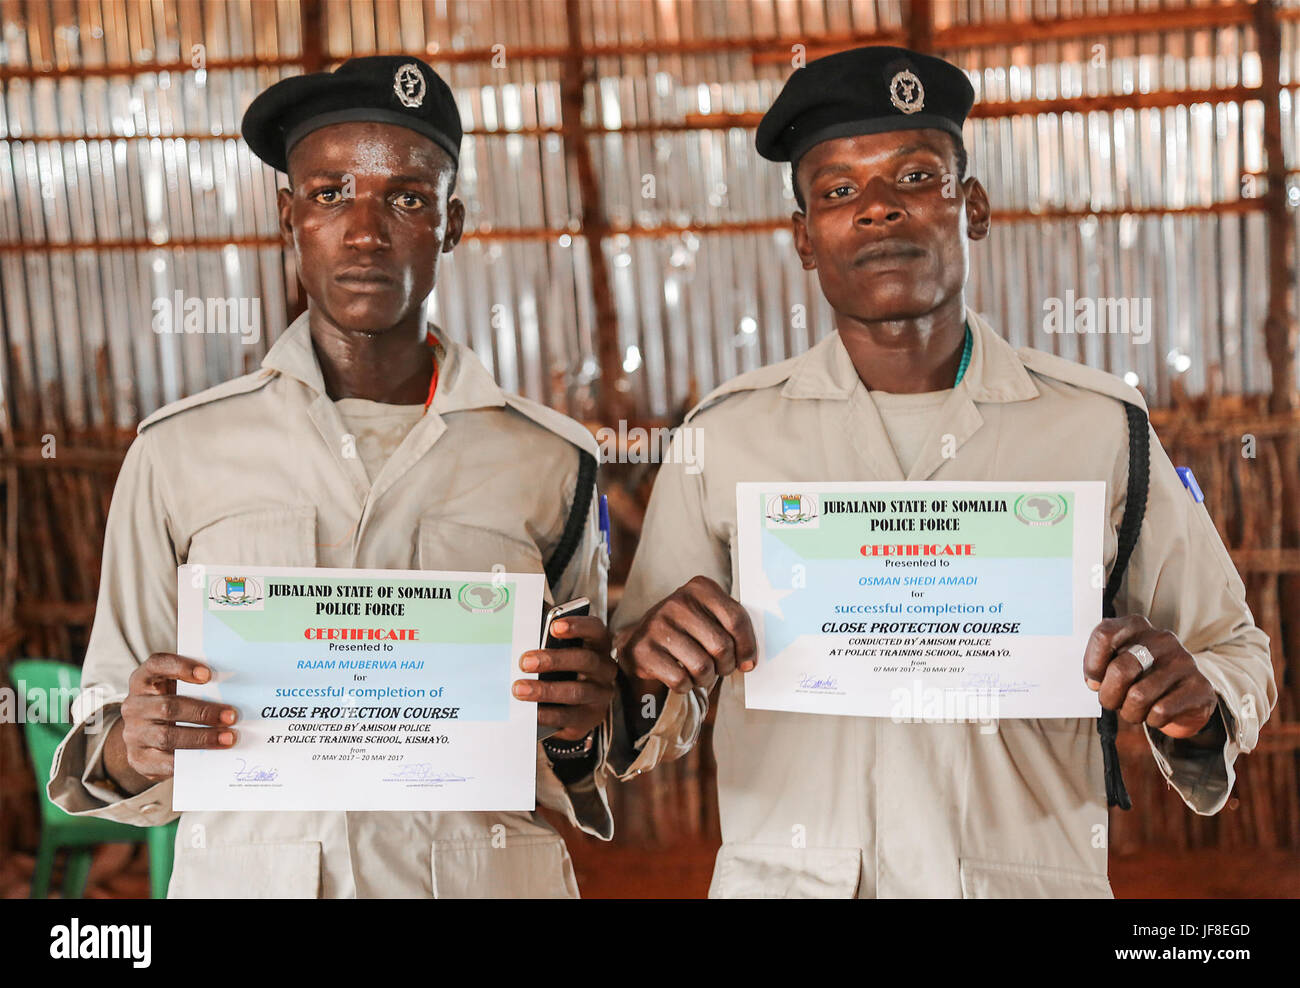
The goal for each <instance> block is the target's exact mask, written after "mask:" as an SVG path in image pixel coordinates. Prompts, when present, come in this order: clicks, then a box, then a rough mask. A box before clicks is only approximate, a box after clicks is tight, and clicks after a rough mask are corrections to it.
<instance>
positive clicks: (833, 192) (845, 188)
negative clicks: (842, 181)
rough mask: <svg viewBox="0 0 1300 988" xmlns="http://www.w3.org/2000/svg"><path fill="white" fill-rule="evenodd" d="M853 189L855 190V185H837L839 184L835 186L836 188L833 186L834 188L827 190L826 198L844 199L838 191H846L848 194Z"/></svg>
mask: <svg viewBox="0 0 1300 988" xmlns="http://www.w3.org/2000/svg"><path fill="white" fill-rule="evenodd" d="M852 191H853V186H851V185H837V186H835V188H833V189H829V190H828V191H827V192H826V198H827V199H843V198H844V196H841V195H838V193H840V192H844V193H846V194H847V193H849V192H852Z"/></svg>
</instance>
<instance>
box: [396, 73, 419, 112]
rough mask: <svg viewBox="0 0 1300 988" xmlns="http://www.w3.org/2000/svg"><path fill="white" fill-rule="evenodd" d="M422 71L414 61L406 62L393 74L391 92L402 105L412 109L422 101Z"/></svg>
mask: <svg viewBox="0 0 1300 988" xmlns="http://www.w3.org/2000/svg"><path fill="white" fill-rule="evenodd" d="M424 90H425V83H424V73H423V72H421V71H420V67H419V66H418V65H416V64H415V63H414V62H407V63H406V64H405V65H403V66H402V67H401V68H399V69H398V70H397V72H396V73H395V74H394V75H393V92H395V93H396V94H397V98H398V99H399V100H401V101H402V105H403V106H407V107H411V108H412V109H414V108H415V107H417V106H419V105H420V104H421V103H423V102H424Z"/></svg>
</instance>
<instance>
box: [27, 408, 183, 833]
mask: <svg viewBox="0 0 1300 988" xmlns="http://www.w3.org/2000/svg"><path fill="white" fill-rule="evenodd" d="M169 503H170V498H169V497H168V495H167V491H166V489H165V486H164V483H163V478H162V476H161V474H160V472H159V471H158V469H157V466H156V464H155V462H154V456H153V451H152V446H151V442H150V436H149V434H148V433H147V432H146V433H143V434H141V435H140V436H138V437H137V438H136V440H135V442H134V443H132V445H131V447H130V449H128V450H127V453H126V457H125V458H124V459H123V461H122V470H121V472H120V473H119V474H118V478H117V485H116V487H115V488H114V490H113V500H112V504H111V505H110V507H109V512H108V522H107V526H106V528H105V534H104V557H103V567H102V570H101V574H100V581H99V598H98V601H97V604H96V608H95V623H94V625H93V626H92V628H91V633H90V642H89V644H88V646H87V649H86V660H85V663H84V665H83V667H82V673H81V686H82V691H81V693H80V694H79V696H78V697H77V700H76V701H75V702H74V703H73V706H72V721H73V726H72V729H71V730H70V731H69V732H68V735H67V737H65V738H64V739H63V741H62V743H61V744H60V745H59V747H58V750H57V751H56V752H55V754H54V764H53V768H52V770H51V773H50V780H49V784H48V785H47V787H46V791H47V792H48V794H49V797H50V800H51V801H52V802H53V803H54V804H55V805H56V806H58V807H60V808H61V809H63V810H64V811H66V812H68V813H70V814H72V815H73V816H93V817H101V818H103V819H107V820H116V821H118V822H119V823H131V824H135V825H137V826H153V825H156V824H161V823H167V822H168V821H170V820H174V819H176V818H177V817H178V816H179V815H180V814H179V813H176V812H174V811H173V810H172V805H171V794H172V782H171V780H170V779H168V780H166V781H164V782H159V783H157V784H155V785H153V786H150V787H149V788H148V789H146V790H144V791H143V792H141V793H138V794H137V795H134V796H127V795H125V794H122V793H119V792H118V791H116V789H115V787H114V786H113V783H112V782H111V780H109V779H108V777H107V774H106V772H105V770H104V762H103V749H104V744H105V742H106V741H107V739H108V733H109V730H110V729H111V728H112V727H113V725H114V724H115V723H116V722H117V720H118V719H119V718H120V717H121V712H120V707H121V703H122V701H123V700H124V699H126V694H127V686H128V682H129V680H130V678H131V673H132V672H133V671H134V670H135V669H136V667H137V666H138V665H139V664H140V662H141V661H143V660H144V659H145V658H147V657H148V656H149V655H151V654H152V653H154V652H165V651H174V650H175V648H176V552H175V548H174V546H173V544H172V539H171V536H170V534H169V531H168V525H167V520H166V519H167V507H166V506H167V505H168V504H169Z"/></svg>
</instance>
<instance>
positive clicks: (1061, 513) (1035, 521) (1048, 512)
mask: <svg viewBox="0 0 1300 988" xmlns="http://www.w3.org/2000/svg"><path fill="white" fill-rule="evenodd" d="M1011 510H1012V511H1013V512H1014V513H1015V516H1016V519H1017V520H1018V521H1019V522H1021V524H1024V525H1029V526H1031V527H1033V528H1044V527H1046V526H1048V525H1055V524H1057V523H1058V522H1061V521H1064V520H1065V516H1066V514H1068V513H1069V510H1070V509H1069V505H1068V503H1067V502H1066V500H1065V498H1064V497H1062V496H1061V495H1060V494H1021V495H1020V497H1018V498H1016V503H1015V504H1014V505H1013V506H1012V509H1011Z"/></svg>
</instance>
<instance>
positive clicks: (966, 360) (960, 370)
mask: <svg viewBox="0 0 1300 988" xmlns="http://www.w3.org/2000/svg"><path fill="white" fill-rule="evenodd" d="M973 345H974V344H973V342H972V340H971V332H970V323H967V324H966V343H965V345H964V346H962V348H961V363H960V364H958V366H957V380H955V381H953V382H952V386H953V387H954V388H955V387H957V385H959V384H961V379H962V378H963V377H965V376H966V368H967V367H969V366H970V352H971V347H972V346H973Z"/></svg>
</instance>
